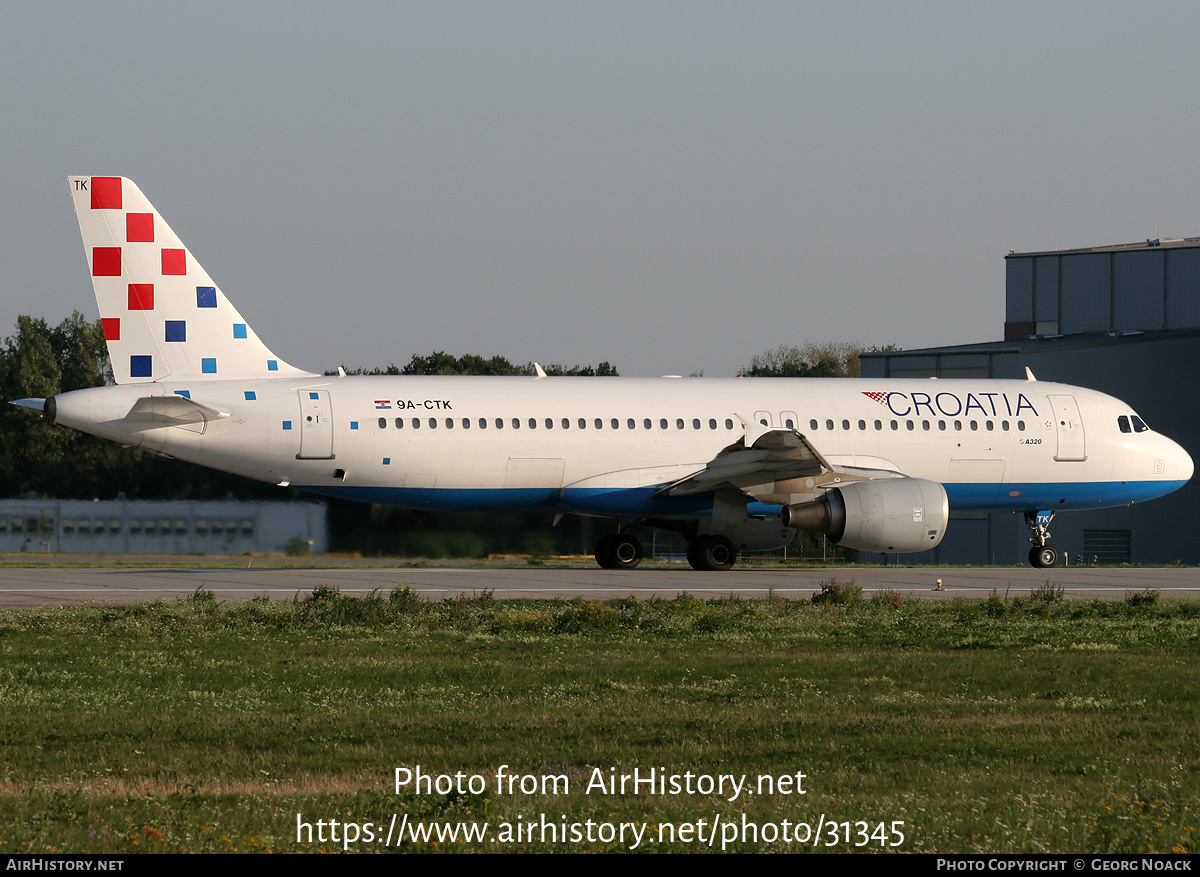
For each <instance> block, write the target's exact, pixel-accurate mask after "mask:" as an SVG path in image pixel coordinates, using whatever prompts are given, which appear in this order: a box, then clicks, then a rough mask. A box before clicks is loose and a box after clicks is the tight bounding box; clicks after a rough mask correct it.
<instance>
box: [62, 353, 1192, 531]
mask: <svg viewBox="0 0 1200 877" xmlns="http://www.w3.org/2000/svg"><path fill="white" fill-rule="evenodd" d="M177 383H178V384H179V385H177ZM180 391H182V392H184V393H187V394H188V395H189V396H190V398H192V399H193V400H195V401H197V402H201V403H203V404H204V405H207V406H211V407H213V408H216V409H221V410H222V411H223V412H225V413H227V414H228V416H226V417H221V418H218V419H211V420H208V421H207V422H201V423H193V424H186V425H181V426H167V425H164V424H162V423H153V424H140V425H136V424H131V423H130V422H128V421H126V420H124V418H125V415H126V413H127V412H128V411H129V409H130V407H131V406H132V405H133V403H134V402H135V401H136V400H137V399H138V398H141V397H144V396H148V395H169V394H172V393H176V392H180ZM56 403H57V411H56V420H57V422H59V423H62V424H64V425H67V426H72V427H75V428H77V429H81V430H84V431H87V432H92V433H95V434H97V435H101V436H104V437H106V438H111V439H115V440H117V441H122V442H125V443H128V444H134V445H137V446H140V447H142V448H144V449H147V450H151V451H155V452H159V453H164V454H168V455H170V456H173V457H178V458H180V459H184V460H189V461H191V462H194V463H199V464H201V465H205V466H211V467H214V468H217V469H222V470H225V471H229V472H234V473H237V474H241V475H245V476H248V477H251V478H257V479H261V480H264V481H271V482H275V483H287V484H290V485H292V486H295V487H299V488H302V489H305V490H312V491H316V492H319V493H324V494H329V495H335V496H345V497H349V498H354V499H361V500H366V501H371V502H380V503H386V504H391V505H399V506H408V507H414V508H435V509H436V508H521V507H530V508H533V507H542V508H556V509H559V510H563V511H571V512H577V513H582V514H597V515H610V516H614V517H621V518H640V517H680V516H683V517H688V516H694V515H703V514H705V513H706V511H707V510H708V509H709V508H711V497H710V496H709V497H706V496H704V495H698V496H697V495H693V496H663V495H661V494H660V491H661V490H662V488H663V487H664V486H665V485H669V484H672V483H674V482H676V481H678V480H680V479H682V478H685V477H687V476H689V475H691V474H693V473H695V472H698V471H699V470H702V469H703V468H704V467H705V465H706V464H708V463H709V461H711V460H713V459H714V457H716V455H717V454H718V452H720V451H721V450H722V449H724V448H726V447H728V446H730V445H732V444H734V443H735V442H737V441H738V440H739V439H741V437H742V436H743V435H744V434H745V432H746V424H755V423H766V424H767V425H769V426H772V427H784V428H792V429H795V430H797V431H798V432H800V433H802V434H803V435H804V436H805V437H806V438H807V440H808V441H809V442H810V443H811V444H812V446H813V447H815V448H816V449H817V450H818V451H819V452H820V453H821V454H822V455H823V456H824V457H825V459H826V460H827V461H828V462H829V463H830V464H831V465H833V466H834V467H847V468H848V469H858V470H885V471H891V472H898V473H903V474H904V475H907V476H911V477H916V478H922V479H928V480H930V481H936V482H939V483H941V484H943V485H944V486H945V488H946V492H947V494H948V496H949V499H950V505H951V508H952V509H959V510H963V509H974V510H1023V511H1035V510H1041V509H1044V510H1053V511H1057V510H1062V509H1083V508H1102V507H1109V506H1118V505H1127V504H1129V503H1132V502H1140V501H1143V500H1147V499H1152V498H1154V497H1156V496H1161V495H1163V494H1166V493H1169V492H1171V491H1173V490H1175V489H1177V488H1178V487H1180V486H1182V485H1183V484H1184V483H1185V482H1186V481H1187V480H1188V478H1190V477H1191V474H1192V461H1191V459H1190V457H1189V456H1188V455H1187V453H1186V452H1185V451H1184V450H1183V449H1182V448H1180V447H1179V445H1177V444H1176V443H1175V442H1173V441H1171V440H1170V439H1168V438H1166V437H1165V436H1162V435H1159V434H1157V433H1155V432H1153V431H1151V430H1148V429H1145V428H1141V429H1140V431H1135V430H1134V429H1132V428H1129V427H1128V424H1129V423H1130V418H1131V417H1133V409H1132V408H1131V407H1130V406H1128V405H1126V404H1125V403H1123V402H1121V401H1120V400H1118V399H1115V398H1113V397H1111V396H1107V395H1104V394H1102V393H1098V392H1095V391H1091V390H1086V389H1082V388H1079V387H1070V386H1065V385H1061V384H1053V383H1048V382H1041V381H991V380H961V381H960V380H955V381H942V380H898V379H892V380H884V379H841V378H834V379H777V378H770V379H764V378H759V379H716V380H714V379H687V378H685V379H677V378H654V379H641V378H605V379H597V378H532V377H519V378H501V377H383V376H373V377H316V376H313V377H308V378H287V379H282V378H276V379H248V380H239V381H213V380H206V381H192V382H187V381H184V382H175V383H173V382H171V380H170V379H169V378H168V379H166V380H165V381H161V382H158V383H142V384H128V385H123V386H119V387H103V388H97V389H94V390H81V391H77V392H74V393H66V394H62V395H60V396H58V397H56ZM1122 417H1124V418H1125V421H1124V425H1122V424H1121V422H1120V418H1122ZM1134 420H1136V418H1134ZM1136 422H1137V423H1138V424H1140V421H1136ZM1123 430H1125V431H1123Z"/></svg>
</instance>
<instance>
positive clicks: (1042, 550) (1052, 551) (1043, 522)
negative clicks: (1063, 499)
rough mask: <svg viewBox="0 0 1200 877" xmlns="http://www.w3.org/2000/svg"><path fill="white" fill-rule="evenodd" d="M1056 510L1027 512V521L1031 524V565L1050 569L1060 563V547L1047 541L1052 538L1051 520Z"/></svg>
mask: <svg viewBox="0 0 1200 877" xmlns="http://www.w3.org/2000/svg"><path fill="white" fill-rule="evenodd" d="M1053 520H1054V512H1026V513H1025V523H1026V524H1028V525H1029V530H1030V536H1029V541H1030V542H1032V543H1033V547H1032V548H1030V549H1029V565H1030V566H1032V567H1034V568H1036V569H1049V568H1050V567H1052V566H1055V565H1056V564H1057V563H1058V549H1057V548H1054V547H1053V546H1050V545H1047V544H1046V543H1047V542H1048V541H1049V540H1050V522H1051V521H1053Z"/></svg>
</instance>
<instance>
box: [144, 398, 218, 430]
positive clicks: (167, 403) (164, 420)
mask: <svg viewBox="0 0 1200 877" xmlns="http://www.w3.org/2000/svg"><path fill="white" fill-rule="evenodd" d="M228 416H229V412H228V411H223V410H221V409H220V408H213V407H212V406H211V405H205V404H203V403H202V402H195V401H193V400H191V399H186V398H184V397H183V396H143V397H142V398H141V399H138V400H137V401H136V402H134V403H133V407H132V408H130V409H129V413H128V414H126V415H125V422H126V423H131V424H132V423H142V424H146V425H150V424H157V423H160V424H162V425H163V426H182V425H183V424H187V423H207V422H208V421H210V420H220V419H221V418H223V417H228Z"/></svg>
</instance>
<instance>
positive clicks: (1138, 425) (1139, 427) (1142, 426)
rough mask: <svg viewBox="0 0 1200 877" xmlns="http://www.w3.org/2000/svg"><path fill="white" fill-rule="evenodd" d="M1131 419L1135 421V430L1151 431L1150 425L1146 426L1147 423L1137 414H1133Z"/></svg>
mask: <svg viewBox="0 0 1200 877" xmlns="http://www.w3.org/2000/svg"><path fill="white" fill-rule="evenodd" d="M1129 419H1130V420H1132V421H1133V431H1134V432H1149V431H1150V427H1148V426H1146V424H1144V423H1143V422H1142V418H1140V417H1138V416H1137V415H1136V414H1134V415H1132V416H1131V417H1130V418H1129Z"/></svg>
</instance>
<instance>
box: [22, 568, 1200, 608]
mask: <svg viewBox="0 0 1200 877" xmlns="http://www.w3.org/2000/svg"><path fill="white" fill-rule="evenodd" d="M830 577H835V578H838V579H840V580H846V579H851V578H853V579H855V580H856V582H857V583H858V585H859V586H860V587H862V589H863V592H864V594H865V595H867V596H869V595H871V594H873V593H874V592H876V591H879V590H882V589H889V588H890V589H892V590H895V591H900V592H902V593H906V594H913V595H916V596H927V597H934V598H953V597H968V598H980V599H981V598H986V597H987V596H988V595H989V594H990V593H991V592H992V590H993V589H994V590H996V591H998V592H999V593H1000V594H1002V595H1003V594H1005V593H1007V594H1008V595H1009V596H1018V595H1022V594H1027V593H1029V592H1030V591H1031V590H1033V589H1036V588H1038V587H1041V586H1042V585H1044V584H1045V583H1046V582H1053V583H1054V584H1055V585H1057V586H1061V587H1062V588H1063V591H1064V592H1065V594H1066V595H1067V596H1069V597H1107V598H1112V599H1121V598H1122V597H1123V596H1124V595H1125V592H1126V591H1127V590H1134V591H1140V590H1142V589H1144V588H1155V589H1157V590H1158V591H1160V592H1161V593H1162V595H1163V596H1164V597H1167V596H1172V597H1200V572H1198V571H1197V570H1195V569H1179V568H1155V569H1151V568H1146V569H1110V568H1094V569H1091V568H1085V567H1069V568H1066V567H1060V568H1057V569H1052V570H1036V569H1029V568H1010V569H969V568H955V567H950V568H944V569H932V568H919V569H911V568H909V569H905V568H898V567H872V568H857V569H844V570H839V569H753V568H743V569H739V568H734V569H733V570H731V571H729V572H726V573H701V572H695V571H694V570H692V569H690V568H688V567H687V566H686V565H682V564H680V565H678V566H676V565H673V564H672V565H664V566H652V567H648V568H646V569H638V570H601V569H598V568H594V567H593V568H586V567H582V566H579V567H557V566H556V567H516V568H514V567H486V568H481V567H465V566H447V567H431V568H409V567H398V568H389V569H379V568H363V567H361V566H359V567H349V568H330V567H324V568H319V569H184V568H178V567H164V568H157V569H156V568H151V569H145V568H120V569H117V568H79V567H74V568H20V569H14V568H11V567H4V566H0V607H15V606H52V605H70V604H75V603H131V602H134V601H138V600H179V599H183V598H185V597H186V596H187V595H188V594H190V593H192V592H193V591H195V590H196V589H197V588H204V589H206V590H209V591H212V592H213V593H214V594H215V595H216V597H217V599H219V600H248V599H251V598H253V597H257V596H266V597H269V598H271V599H274V600H291V599H293V598H295V597H301V598H302V597H304V596H305V595H307V594H309V593H311V592H312V590H313V588H315V587H317V586H319V585H331V586H334V587H337V588H339V589H340V590H341V591H342V593H344V594H352V595H363V594H369V593H371V592H372V591H376V590H378V591H381V592H383V593H385V594H386V593H387V592H388V591H390V590H391V589H392V588H395V587H397V586H401V585H409V586H411V587H412V588H413V589H414V590H416V591H418V592H419V593H420V594H421V595H423V596H424V597H426V598H428V599H431V600H440V599H443V598H446V597H456V596H458V595H460V594H468V595H470V594H478V593H480V592H483V591H491V592H493V594H494V596H495V597H497V598H498V599H516V598H551V599H552V598H565V599H569V598H573V597H588V598H591V599H599V600H604V599H609V598H613V597H625V596H628V595H630V594H634V595H637V596H638V597H640V598H642V599H649V598H650V597H658V598H660V599H670V598H672V597H674V596H675V595H676V594H678V593H679V592H680V591H688V592H690V593H692V594H694V595H695V596H697V597H704V598H721V597H729V596H731V595H735V594H736V595H737V596H740V597H763V596H766V595H767V594H768V593H769V592H770V591H772V590H773V591H774V592H775V593H776V594H778V595H779V596H781V597H788V598H792V599H801V600H804V599H808V597H809V596H810V595H811V594H812V593H813V592H814V591H816V590H817V589H818V588H819V586H820V582H822V581H824V580H825V579H828V578H830ZM938 578H941V579H942V580H943V583H944V590H942V591H934V590H933V588H934V584H935V581H936V580H937V579H938Z"/></svg>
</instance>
